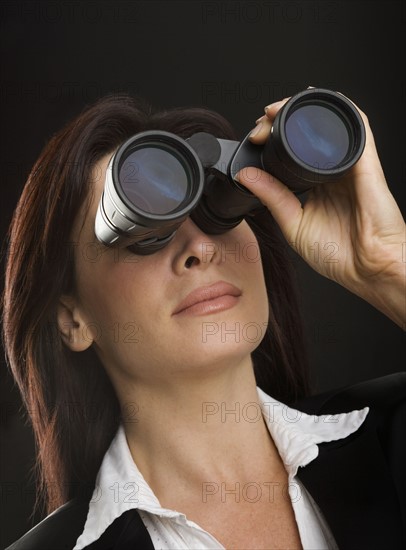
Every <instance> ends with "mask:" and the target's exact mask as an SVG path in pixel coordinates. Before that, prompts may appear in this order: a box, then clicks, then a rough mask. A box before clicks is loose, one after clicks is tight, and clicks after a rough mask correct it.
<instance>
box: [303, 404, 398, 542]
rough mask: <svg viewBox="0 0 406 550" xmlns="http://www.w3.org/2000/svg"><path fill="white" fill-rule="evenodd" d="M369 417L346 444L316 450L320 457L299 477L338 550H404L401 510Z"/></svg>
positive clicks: (322, 445) (328, 444)
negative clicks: (319, 512)
mask: <svg viewBox="0 0 406 550" xmlns="http://www.w3.org/2000/svg"><path fill="white" fill-rule="evenodd" d="M373 416H374V414H373V411H370V412H369V414H368V417H367V419H366V420H365V422H364V425H363V426H362V427H361V428H360V429H359V430H358V431H357V432H355V433H354V434H352V435H351V436H349V437H348V438H345V439H343V440H339V441H335V442H331V443H323V444H321V445H319V456H318V457H317V458H316V459H315V460H314V461H312V462H311V463H310V464H309V465H308V466H306V467H304V468H300V469H299V471H298V474H297V475H298V477H299V479H300V480H301V481H302V483H303V484H304V486H305V487H306V489H307V490H308V491H309V493H310V494H311V495H312V497H313V499H314V500H315V502H316V503H317V504H318V506H319V508H320V509H321V511H322V513H323V515H324V517H325V519H326V521H327V523H328V524H329V526H330V529H331V531H332V533H333V535H334V538H335V540H336V542H337V544H338V547H339V548H340V550H347V549H348V550H349V549H354V550H355V549H357V550H359V549H360V548H368V550H375V549H376V550H382V549H383V548H391V550H395V549H397V548H399V549H400V548H403V546H401V545H402V540H403V535H402V528H401V524H402V519H401V510H400V504H399V500H398V498H397V494H396V490H395V487H394V484H393V480H392V477H391V475H390V472H389V470H388V467H387V463H386V459H385V456H384V454H383V452H382V447H381V444H380V442H379V439H378V437H377V433H376V427H375V426H376V422H375V419H373ZM365 457H367V458H365ZM343 503H344V505H343Z"/></svg>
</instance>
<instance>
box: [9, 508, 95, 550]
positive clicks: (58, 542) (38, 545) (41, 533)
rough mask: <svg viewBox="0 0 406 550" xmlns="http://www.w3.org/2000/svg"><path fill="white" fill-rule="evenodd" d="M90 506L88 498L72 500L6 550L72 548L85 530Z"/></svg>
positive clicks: (67, 549)
mask: <svg viewBox="0 0 406 550" xmlns="http://www.w3.org/2000/svg"><path fill="white" fill-rule="evenodd" d="M88 508H89V503H88V501H87V500H84V499H72V500H70V501H69V502H67V503H66V504H64V505H63V506H61V507H60V508H58V509H57V510H55V511H54V512H52V514H50V515H49V516H47V517H46V518H45V519H44V520H42V521H41V522H40V523H38V524H37V525H36V526H35V527H33V528H32V529H31V530H30V531H28V532H27V533H26V534H25V535H24V536H22V537H21V538H20V539H18V540H17V541H16V542H14V543H13V544H12V545H11V546H9V547H8V548H6V550H72V548H73V547H74V546H75V543H76V540H77V538H78V537H79V535H80V534H81V532H82V531H83V527H84V524H85V521H86V517H87V512H88Z"/></svg>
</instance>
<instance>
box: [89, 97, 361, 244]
mask: <svg viewBox="0 0 406 550" xmlns="http://www.w3.org/2000/svg"><path fill="white" fill-rule="evenodd" d="M248 138H249V134H248V135H247V136H246V137H245V138H244V139H243V140H242V141H241V142H239V141H232V140H226V139H218V138H216V137H215V136H213V135H211V134H208V133H205V132H199V133H197V134H194V135H192V136H191V137H190V138H188V139H186V140H184V139H181V138H180V137H178V136H176V135H175V134H171V133H169V132H163V131H147V132H141V133H139V134H136V135H134V136H132V137H131V138H130V139H128V140H127V141H126V142H125V143H123V144H122V145H121V146H120V147H119V148H118V150H117V151H116V152H115V153H114V155H113V156H112V158H111V159H110V162H109V164H108V167H107V171H106V180H105V185H104V191H103V194H102V197H101V199H100V203H99V207H98V210H97V215H96V221H95V234H96V237H97V238H98V240H99V241H100V242H102V243H103V244H105V245H106V246H118V247H128V248H130V250H131V251H133V252H134V253H136V254H142V255H145V254H152V253H154V252H156V251H157V250H160V249H161V248H163V247H164V246H165V245H166V244H168V242H170V240H171V239H172V238H173V236H174V235H175V232H176V230H177V229H178V227H179V226H180V225H181V223H182V222H183V221H184V220H185V219H186V218H187V217H188V216H190V217H191V218H192V220H193V221H194V222H195V223H196V224H197V225H198V227H199V228H200V229H201V230H202V231H203V232H205V233H207V234H220V233H224V232H225V231H228V230H230V229H232V228H233V227H235V226H237V225H238V224H239V223H240V222H241V221H242V220H243V219H244V218H245V217H246V216H249V215H253V214H254V213H255V211H256V210H258V208H263V207H262V204H261V203H260V201H259V200H258V199H257V198H256V197H255V196H254V195H253V194H252V193H251V192H250V191H248V189H246V188H245V187H244V186H243V185H241V184H240V183H238V182H237V181H236V180H235V176H236V174H237V173H238V172H239V171H240V170H241V169H243V168H245V167H248V166H253V167H256V168H258V169H261V170H265V171H266V172H268V173H269V174H271V175H273V176H276V177H277V178H278V179H280V180H281V181H282V182H283V183H284V184H285V185H286V186H287V187H288V188H289V189H291V191H292V192H294V193H295V194H301V193H303V192H305V191H307V190H309V189H311V188H312V187H314V186H316V185H320V184H323V183H326V182H333V181H335V180H337V179H339V178H340V177H342V176H343V175H344V174H345V173H346V172H347V171H348V170H349V169H350V168H351V167H352V166H353V165H354V164H355V163H356V162H357V161H358V160H359V158H360V156H361V154H362V152H363V150H364V146H365V128H364V124H363V122H362V119H361V117H360V115H359V113H358V111H357V110H356V108H355V107H354V106H353V104H352V103H351V102H350V101H349V100H348V99H346V98H345V97H344V96H342V95H341V94H338V93H336V92H333V91H330V90H325V89H322V88H312V89H308V90H305V91H303V92H300V93H298V94H296V95H295V96H293V97H292V98H291V99H290V100H289V101H288V102H287V103H286V104H285V105H284V106H283V107H282V108H281V109H280V111H279V112H278V114H277V116H276V118H275V120H274V122H273V125H272V131H271V133H270V136H269V138H268V140H267V142H266V143H265V144H264V145H254V144H253V143H251V142H250V141H249V139H248Z"/></svg>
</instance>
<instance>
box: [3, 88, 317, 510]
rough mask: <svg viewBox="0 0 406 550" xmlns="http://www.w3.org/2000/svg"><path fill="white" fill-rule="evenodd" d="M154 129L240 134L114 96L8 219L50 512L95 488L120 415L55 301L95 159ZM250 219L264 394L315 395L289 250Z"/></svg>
mask: <svg viewBox="0 0 406 550" xmlns="http://www.w3.org/2000/svg"><path fill="white" fill-rule="evenodd" d="M148 129H160V130H166V131H170V132H173V133H175V134H177V135H179V136H180V137H183V138H186V137H189V136H190V135H192V134H193V133H195V132H199V131H205V132H211V133H213V134H214V135H216V136H217V137H220V138H228V139H235V136H234V133H233V130H232V128H231V126H230V125H229V124H228V122H227V121H225V120H224V119H223V118H222V117H221V116H220V115H218V114H216V113H213V112H211V111H208V110H204V109H172V110H168V111H164V112H153V111H152V109H151V108H150V107H149V106H148V105H147V104H146V103H144V102H143V101H141V100H136V99H133V98H130V97H128V96H120V97H117V96H115V97H114V96H108V97H106V98H103V99H101V100H99V101H98V102H97V103H96V104H95V105H93V106H91V107H90V108H88V109H86V110H85V111H84V112H83V113H82V114H81V115H80V116H79V117H78V118H77V119H76V120H74V121H73V122H71V123H70V124H68V125H67V126H66V127H65V128H64V129H63V130H61V131H60V132H59V133H58V134H56V135H55V136H54V137H53V138H52V139H51V140H50V141H49V143H48V144H47V145H46V147H45V149H44V150H43V152H42V154H41V156H40V157H39V159H38V161H37V162H36V164H35V166H34V167H33V169H32V171H31V174H30V175H29V177H28V180H27V183H26V185H25V188H24V190H23V193H22V195H21V198H20V200H19V203H18V205H17V208H16V211H15V213H14V217H13V220H12V224H11V227H10V233H9V251H8V262H7V268H6V282H5V293H4V319H3V321H4V327H7V328H6V330H5V331H4V343H5V349H6V354H7V357H8V362H9V365H10V368H11V370H12V373H13V375H14V378H15V380H16V382H17V384H18V386H19V388H20V391H21V394H22V397H23V401H24V403H25V406H26V408H27V410H28V411H29V416H30V419H31V421H32V426H33V430H34V434H35V439H36V445H37V451H38V456H37V467H38V472H37V474H38V480H39V489H40V491H39V495H40V501H41V500H42V501H43V502H44V503H45V504H46V509H47V512H48V513H49V512H51V511H52V510H53V509H55V508H56V507H58V506H60V505H61V504H63V503H64V502H66V501H67V500H69V499H70V498H72V497H74V496H75V495H78V494H80V493H81V491H82V490H83V488H87V489H88V490H89V489H91V488H92V487H93V484H94V482H95V478H96V475H97V471H98V469H99V467H100V465H101V461H102V459H103V456H104V454H105V452H106V450H107V448H108V446H109V445H110V442H111V440H112V438H113V436H114V434H115V432H116V430H117V427H118V424H119V422H120V407H119V403H118V400H117V397H116V395H115V393H114V390H113V387H112V384H111V383H110V380H109V379H108V377H107V375H106V373H105V371H104V369H103V367H102V364H101V363H100V361H99V359H98V357H97V355H96V353H95V352H94V350H93V349H92V348H89V349H88V350H87V351H85V352H82V353H74V352H72V351H71V350H70V349H68V347H67V346H65V345H64V344H63V343H62V340H61V338H60V335H59V331H58V327H57V321H56V309H57V304H58V299H59V297H60V295H61V294H62V293H64V292H68V291H69V290H70V289H72V288H73V287H74V276H73V274H74V265H73V254H72V253H71V247H70V246H69V240H70V234H71V231H72V226H73V222H74V220H75V218H76V217H77V215H78V212H79V209H80V208H81V207H82V205H83V204H84V203H86V201H90V198H91V194H92V185H91V170H92V167H93V166H94V164H95V163H96V162H97V161H98V160H99V159H100V158H102V157H103V156H104V155H106V154H107V153H109V152H111V151H113V150H114V149H115V148H117V147H118V146H119V145H120V144H121V143H122V142H123V141H124V140H126V139H127V138H129V137H130V136H132V135H133V134H136V133H138V132H141V131H144V130H148ZM249 223H250V225H251V227H252V228H253V230H254V232H255V234H256V236H257V238H258V241H259V244H260V249H261V255H262V261H263V266H264V272H265V276H266V282H267V289H268V296H269V302H270V310H271V316H270V322H269V326H268V328H267V333H266V335H265V337H264V339H263V341H262V343H261V345H260V346H259V347H258V348H257V350H256V351H255V352H254V354H253V360H254V367H255V373H256V376H257V381H258V385H259V386H260V387H261V388H262V389H263V390H264V391H266V392H267V393H270V394H271V395H272V396H274V397H275V398H277V399H280V400H282V401H284V402H288V403H289V402H292V401H294V400H295V399H298V398H300V397H303V396H304V395H306V394H307V392H308V379H307V369H306V358H305V351H304V344H303V335H302V328H301V321H300V315H299V309H298V305H297V302H296V298H295V289H294V285H293V282H292V277H291V265H290V261H289V257H288V255H287V250H286V249H287V246H286V245H285V243H284V240H283V237H282V236H281V234H280V231H279V229H278V228H277V226H276V224H275V222H274V221H273V218H272V217H271V216H270V215H269V214H268V213H262V214H261V215H260V216H258V218H257V219H252V220H250V221H249Z"/></svg>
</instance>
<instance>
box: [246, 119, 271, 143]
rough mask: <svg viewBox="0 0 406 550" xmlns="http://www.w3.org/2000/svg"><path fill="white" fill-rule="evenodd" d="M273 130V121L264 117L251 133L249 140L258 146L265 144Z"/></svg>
mask: <svg viewBox="0 0 406 550" xmlns="http://www.w3.org/2000/svg"><path fill="white" fill-rule="evenodd" d="M271 128H272V123H271V121H270V120H269V119H268V118H267V117H266V116H265V115H264V116H263V117H261V118H259V119H258V123H257V125H256V126H255V128H254V129H253V130H252V131H251V133H250V136H249V140H250V141H251V142H252V143H256V144H260V143H265V141H266V140H267V138H268V136H269V134H270V133H271Z"/></svg>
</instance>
